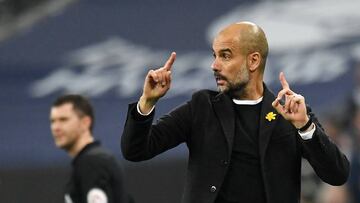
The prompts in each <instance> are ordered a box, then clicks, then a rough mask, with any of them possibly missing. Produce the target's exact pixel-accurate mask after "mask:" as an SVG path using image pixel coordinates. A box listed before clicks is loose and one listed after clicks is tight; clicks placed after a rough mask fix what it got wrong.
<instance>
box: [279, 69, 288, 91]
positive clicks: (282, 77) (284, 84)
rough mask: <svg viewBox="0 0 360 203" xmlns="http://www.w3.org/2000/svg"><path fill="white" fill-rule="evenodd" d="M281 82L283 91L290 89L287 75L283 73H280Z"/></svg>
mask: <svg viewBox="0 0 360 203" xmlns="http://www.w3.org/2000/svg"><path fill="white" fill-rule="evenodd" d="M279 80H280V82H281V86H282V87H283V89H290V87H289V83H288V82H287V81H286V79H285V74H284V73H283V72H280V74H279Z"/></svg>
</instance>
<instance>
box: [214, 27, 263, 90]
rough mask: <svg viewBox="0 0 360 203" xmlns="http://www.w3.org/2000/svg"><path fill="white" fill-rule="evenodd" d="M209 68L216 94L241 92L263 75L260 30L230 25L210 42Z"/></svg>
mask: <svg viewBox="0 0 360 203" xmlns="http://www.w3.org/2000/svg"><path fill="white" fill-rule="evenodd" d="M213 52H214V62H213V64H212V69H213V71H214V75H215V79H216V83H217V86H218V88H219V91H221V92H229V93H236V92H241V91H242V90H243V89H244V88H245V87H246V86H247V85H248V83H249V82H250V81H251V80H253V79H256V80H261V81H262V76H263V74H264V69H265V64H266V58H267V55H268V43H267V40H266V36H265V33H264V31H263V30H262V29H261V28H260V27H259V26H257V25H255V24H253V23H250V22H239V23H235V24H231V25H229V26H228V27H226V28H225V29H223V30H222V31H221V32H220V33H219V34H218V35H217V36H216V37H215V39H214V42H213Z"/></svg>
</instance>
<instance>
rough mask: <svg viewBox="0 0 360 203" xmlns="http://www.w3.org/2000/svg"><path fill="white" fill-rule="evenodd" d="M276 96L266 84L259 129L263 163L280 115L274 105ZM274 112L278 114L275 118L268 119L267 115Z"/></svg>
mask: <svg viewBox="0 0 360 203" xmlns="http://www.w3.org/2000/svg"><path fill="white" fill-rule="evenodd" d="M274 99H275V96H274V94H273V93H272V92H270V91H269V90H268V89H267V87H266V86H265V84H264V97H263V104H262V107H261V114H260V126H259V127H260V129H259V150H260V158H261V162H262V163H263V161H264V158H265V152H266V149H267V146H268V143H269V140H270V137H271V134H272V131H273V129H274V127H275V125H276V123H277V121H278V117H279V116H280V115H279V114H278V113H277V111H276V110H275V109H274V108H273V107H272V102H273V101H274ZM271 112H273V113H274V114H276V116H275V119H272V120H271V121H269V120H268V119H266V116H267V115H268V114H269V113H271Z"/></svg>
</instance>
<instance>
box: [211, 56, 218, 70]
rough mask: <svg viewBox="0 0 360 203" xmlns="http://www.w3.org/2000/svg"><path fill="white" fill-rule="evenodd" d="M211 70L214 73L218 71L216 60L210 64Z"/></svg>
mask: <svg viewBox="0 0 360 203" xmlns="http://www.w3.org/2000/svg"><path fill="white" fill-rule="evenodd" d="M211 69H212V70H213V71H215V72H217V71H219V65H218V63H217V60H216V59H214V61H213V62H212V64H211Z"/></svg>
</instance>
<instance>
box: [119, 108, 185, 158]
mask: <svg viewBox="0 0 360 203" xmlns="http://www.w3.org/2000/svg"><path fill="white" fill-rule="evenodd" d="M154 114H155V112H154V111H153V112H152V113H151V114H150V115H149V116H146V117H143V118H141V119H138V118H139V114H138V112H137V110H136V103H133V104H130V105H129V107H128V114H127V118H126V122H125V126H124V131H123V134H122V137H121V150H122V153H123V156H124V157H125V159H127V160H129V161H142V160H147V159H151V158H152V157H154V156H156V155H158V154H160V153H162V152H164V151H166V150H168V149H171V148H173V147H175V146H177V145H179V144H181V143H183V142H186V140H187V137H188V135H189V134H190V132H191V120H190V119H191V108H190V104H189V103H186V104H184V105H182V106H180V107H178V108H176V109H175V110H173V111H171V112H170V113H169V114H167V115H164V116H162V117H161V118H160V119H159V120H157V121H156V123H154V124H152V123H153V119H154Z"/></svg>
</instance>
